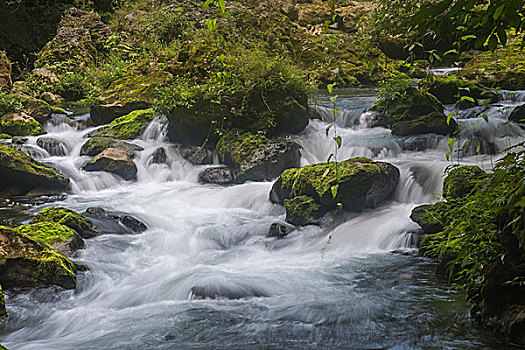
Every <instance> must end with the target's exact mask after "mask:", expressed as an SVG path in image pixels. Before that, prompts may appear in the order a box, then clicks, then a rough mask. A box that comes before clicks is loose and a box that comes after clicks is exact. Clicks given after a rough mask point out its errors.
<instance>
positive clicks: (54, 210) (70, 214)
mask: <svg viewBox="0 0 525 350" xmlns="http://www.w3.org/2000/svg"><path fill="white" fill-rule="evenodd" d="M41 222H54V223H57V224H61V225H64V226H67V227H69V228H70V229H72V230H74V231H75V232H76V233H77V234H78V235H79V236H80V237H82V238H91V237H94V236H96V235H97V232H96V231H95V230H94V228H93V224H92V223H91V222H90V221H89V220H88V219H86V218H85V217H83V216H82V215H80V214H78V213H77V212H75V211H73V210H71V209H67V208H63V207H51V208H46V209H44V210H42V211H41V212H40V213H38V215H37V216H35V217H34V218H33V219H32V220H31V223H32V224H35V223H41Z"/></svg>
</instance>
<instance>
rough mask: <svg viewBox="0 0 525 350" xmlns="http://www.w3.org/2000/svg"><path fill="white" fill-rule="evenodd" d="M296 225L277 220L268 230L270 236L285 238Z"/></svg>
mask: <svg viewBox="0 0 525 350" xmlns="http://www.w3.org/2000/svg"><path fill="white" fill-rule="evenodd" d="M294 230H295V227H293V226H290V225H285V224H281V223H278V222H275V223H273V224H271V225H270V230H269V231H268V237H271V238H283V237H285V236H287V235H288V234H290V233H291V232H293V231H294Z"/></svg>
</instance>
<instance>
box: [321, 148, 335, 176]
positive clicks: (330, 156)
mask: <svg viewBox="0 0 525 350" xmlns="http://www.w3.org/2000/svg"><path fill="white" fill-rule="evenodd" d="M333 157H334V154H333V153H332V154H330V155H329V156H328V159H327V160H326V164H328V165H330V161H331V160H332V158H333ZM326 170H327V171H330V169H326ZM325 173H327V172H326V171H325ZM327 174H328V173H327ZM324 176H325V175H323V177H324Z"/></svg>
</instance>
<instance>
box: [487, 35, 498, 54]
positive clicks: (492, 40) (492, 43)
mask: <svg viewBox="0 0 525 350" xmlns="http://www.w3.org/2000/svg"><path fill="white" fill-rule="evenodd" d="M498 42H499V41H498V38H497V37H496V35H494V34H492V35H491V36H490V37H489V41H488V43H487V46H488V47H489V50H490V51H496V49H497V48H498Z"/></svg>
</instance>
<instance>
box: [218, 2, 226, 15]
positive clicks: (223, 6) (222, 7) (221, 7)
mask: <svg viewBox="0 0 525 350" xmlns="http://www.w3.org/2000/svg"><path fill="white" fill-rule="evenodd" d="M218 6H219V11H220V13H221V15H223V14H224V12H225V11H226V2H225V1H224V0H219V5H218Z"/></svg>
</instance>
